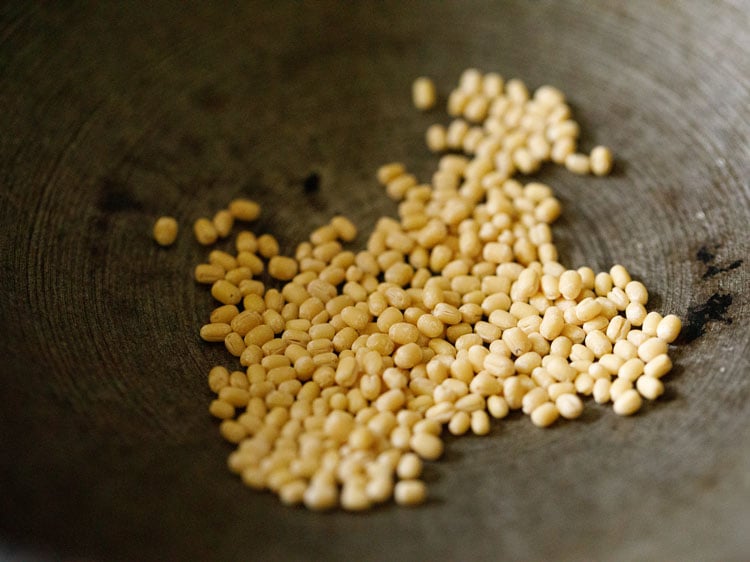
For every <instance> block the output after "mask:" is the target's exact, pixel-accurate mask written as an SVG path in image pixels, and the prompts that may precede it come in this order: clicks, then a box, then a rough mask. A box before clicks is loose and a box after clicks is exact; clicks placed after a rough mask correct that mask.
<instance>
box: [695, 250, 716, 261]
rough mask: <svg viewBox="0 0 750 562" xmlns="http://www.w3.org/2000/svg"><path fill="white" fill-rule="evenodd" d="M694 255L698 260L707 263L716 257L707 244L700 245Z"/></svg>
mask: <svg viewBox="0 0 750 562" xmlns="http://www.w3.org/2000/svg"><path fill="white" fill-rule="evenodd" d="M714 248H715V246H714ZM695 257H696V258H697V259H698V260H699V261H701V262H703V263H706V264H708V263H711V262H712V261H713V259H714V258H715V257H716V254H714V253H713V252H712V251H711V250H710V249H709V248H708V247H707V246H701V247H700V249H698V251H697V252H696V254H695Z"/></svg>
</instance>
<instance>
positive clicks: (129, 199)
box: [97, 176, 143, 213]
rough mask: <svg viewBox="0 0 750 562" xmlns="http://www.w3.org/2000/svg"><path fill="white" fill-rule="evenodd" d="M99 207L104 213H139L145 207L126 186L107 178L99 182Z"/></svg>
mask: <svg viewBox="0 0 750 562" xmlns="http://www.w3.org/2000/svg"><path fill="white" fill-rule="evenodd" d="M97 207H98V208H99V210H100V211H101V212H103V213H120V212H123V211H138V210H140V209H141V208H142V207H143V206H142V205H141V203H140V202H139V201H137V200H136V199H135V198H134V197H133V195H132V194H131V193H130V192H129V191H128V189H127V187H126V186H125V184H123V183H122V182H120V181H118V180H115V179H112V178H110V177H107V176H105V177H103V178H101V180H99V200H98V202H97Z"/></svg>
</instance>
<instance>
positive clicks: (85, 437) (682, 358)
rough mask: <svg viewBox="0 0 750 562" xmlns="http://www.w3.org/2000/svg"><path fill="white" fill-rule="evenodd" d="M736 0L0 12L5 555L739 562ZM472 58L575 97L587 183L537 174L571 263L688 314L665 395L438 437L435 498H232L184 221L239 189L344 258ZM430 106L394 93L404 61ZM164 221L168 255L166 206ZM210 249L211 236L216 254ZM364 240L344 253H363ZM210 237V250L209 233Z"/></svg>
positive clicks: (745, 99) (745, 198)
mask: <svg viewBox="0 0 750 562" xmlns="http://www.w3.org/2000/svg"><path fill="white" fill-rule="evenodd" d="M748 13H750V12H749V10H748V5H747V3H744V2H731V1H728V0H727V1H721V2H699V1H691V2H680V3H677V2H669V1H660V2H628V3H622V2H615V1H605V2H597V3H590V2H576V1H566V2H552V1H548V0H535V1H528V0H526V1H523V0H510V1H506V2H481V1H470V2H460V3H459V2H453V3H449V2H389V1H386V2H358V3H338V2H316V3H306V2H274V3H264V2H248V3H240V4H235V3H229V2H211V3H187V4H185V3H182V2H159V3H150V2H128V3H85V2H80V3H79V2H73V3H58V4H42V3H21V2H11V3H6V4H5V5H4V6H3V7H2V9H0V76H1V79H0V99H1V100H2V107H3V110H2V111H1V112H0V130H2V131H3V134H2V137H1V138H0V170H1V172H2V174H1V176H0V178H1V180H0V182H1V183H0V186H1V187H0V224H2V229H1V230H0V231H1V232H2V234H1V235H0V259H1V260H2V273H1V274H0V289H1V290H0V318H2V326H3V332H4V333H3V337H2V340H1V343H0V357H2V374H3V392H2V409H1V410H0V411H1V412H2V423H0V445H1V446H2V455H0V459H2V460H1V461H0V486H1V487H2V494H1V495H0V497H2V502H1V505H2V509H1V510H0V541H1V546H0V549H1V550H0V555H2V557H4V558H6V559H10V560H35V559H37V560H60V559H77V560H284V561H290V560H386V559H392V560H456V561H458V560H505V559H517V560H743V559H746V558H747V555H748V552H750V542H749V541H750V539H749V538H748V537H750V533H748V531H750V508H748V502H747V498H748V497H750V478H749V477H748V474H750V440H749V438H748V431H747V427H748V425H749V424H750V408H748V406H747V404H748V399H749V398H750V382H748V381H749V380H750V379H748V377H747V373H748V368H749V367H750V365H749V364H748V360H749V358H750V353H749V352H748V351H749V350H748V341H749V337H748V331H747V329H746V328H745V326H746V324H747V322H748V319H749V318H750V312H749V310H748V278H749V273H748V263H747V257H748V247H749V246H748V242H749V241H750V235H748V226H747V225H748V219H750V188H749V187H748V180H747V178H748V177H749V176H750V144H749V143H748V132H749V131H750V126H749V125H750V122H749V119H748V111H747V108H748V105H749V102H750V78H748V77H750V34H749V33H748V30H749V29H750V25H748V23H750V22H749V21H748ZM469 67H473V68H478V69H481V70H482V71H484V72H490V71H494V72H499V73H500V74H502V75H503V76H505V77H507V78H511V77H517V78H520V79H522V80H524V81H525V82H526V84H528V86H529V88H532V89H533V88H537V87H539V86H541V85H543V84H551V85H554V86H556V87H557V88H559V89H561V90H562V91H563V92H565V93H566V95H567V97H568V100H569V102H570V105H571V107H572V109H573V112H574V114H575V117H576V119H577V120H578V122H579V124H580V126H581V146H582V147H583V149H584V150H587V149H590V148H591V147H593V146H595V145H597V144H604V145H607V146H610V147H611V148H612V150H613V152H614V154H615V168H614V170H613V173H612V174H611V175H610V176H608V177H606V178H595V177H592V176H578V175H575V174H572V173H570V172H568V171H566V170H565V169H564V168H561V167H559V166H553V165H546V166H544V167H543V168H542V169H541V171H540V172H539V173H537V174H535V175H534V178H535V179H537V180H539V181H543V182H546V183H548V184H549V185H550V186H551V187H552V188H553V189H554V191H555V194H556V196H557V197H558V198H559V199H560V200H561V202H562V204H563V209H564V210H563V215H562V217H561V218H560V220H559V221H558V222H556V223H555V225H554V227H553V231H554V235H555V239H556V241H557V243H558V248H559V250H560V261H561V262H562V263H564V264H566V265H567V266H569V267H581V266H590V267H592V268H593V269H595V270H596V271H600V270H606V269H609V268H610V267H611V266H612V265H614V264H616V263H621V264H624V265H626V266H627V268H628V269H629V270H630V271H631V273H632V275H633V277H634V278H636V279H639V280H641V281H642V282H643V283H644V284H645V285H646V286H647V287H648V288H649V291H650V294H651V300H650V305H649V306H650V307H653V308H654V309H656V310H659V311H662V312H664V313H674V314H677V315H678V316H680V317H681V318H682V320H683V324H684V328H683V332H682V335H681V337H680V339H679V340H678V341H677V342H676V345H675V346H674V348H673V349H672V350H671V352H670V353H671V355H672V358H673V360H674V364H675V367H674V369H673V371H672V372H671V374H670V375H669V376H668V377H667V378H666V379H665V382H666V388H667V391H666V393H665V395H664V396H663V397H662V398H661V399H659V400H657V401H655V402H653V403H648V404H646V405H645V406H644V407H643V409H642V410H641V411H640V412H639V413H638V414H637V415H635V416H633V417H619V416H616V415H615V414H614V413H613V412H612V410H611V408H609V407H605V406H598V405H597V404H595V403H594V402H593V401H591V400H589V401H587V402H586V406H585V410H584V414H583V416H582V418H581V419H580V420H577V421H575V422H565V423H558V424H556V425H555V426H554V427H552V428H550V429H549V430H546V431H543V430H540V429H538V428H536V427H534V426H533V425H532V424H531V423H529V421H528V418H526V417H525V416H520V415H519V416H510V417H509V418H508V419H506V420H503V421H498V422H494V423H493V425H492V428H491V431H490V434H489V435H488V436H484V437H462V438H460V439H459V438H449V437H446V452H445V455H444V457H443V458H442V459H441V460H440V461H439V462H434V463H427V466H426V468H425V474H424V478H425V480H426V481H427V484H428V486H429V500H428V501H427V503H426V504H424V505H423V506H421V507H419V508H414V509H409V508H404V507H398V506H396V505H395V504H392V503H389V504H385V505H383V506H381V507H379V508H377V509H374V510H371V511H368V512H366V513H361V514H350V513H346V512H344V511H338V510H335V511H333V512H329V513H313V512H309V511H307V510H305V509H302V508H289V507H285V506H283V505H282V504H281V503H280V502H279V501H278V499H277V498H276V497H275V496H273V495H272V494H268V493H260V492H256V491H253V490H250V489H248V488H245V487H244V486H242V484H241V483H240V481H239V479H237V478H236V477H235V476H234V475H232V474H231V473H230V472H229V471H228V470H227V468H226V458H227V455H228V454H229V452H230V451H231V450H232V447H231V446H230V445H229V444H227V443H225V442H224V441H223V440H222V439H221V438H220V436H219V430H218V423H217V422H216V421H215V420H213V419H212V418H211V417H210V416H209V415H208V412H207V408H208V403H209V402H210V400H211V392H210V390H209V388H208V386H207V384H206V373H207V372H208V369H209V368H210V367H211V366H212V365H214V364H217V363H220V362H222V361H225V360H226V356H225V352H224V350H223V349H220V348H219V347H216V346H210V345H206V344H204V343H203V342H201V341H200V339H199V337H198V334H197V330H198V327H199V326H200V325H201V324H202V323H203V322H205V318H206V316H207V314H208V311H209V310H210V309H211V307H212V304H211V296H210V295H209V293H208V291H207V290H205V289H204V288H203V287H200V286H198V285H196V284H195V283H194V282H193V280H192V277H191V275H192V268H193V266H194V265H195V264H196V263H198V262H200V261H202V260H205V259H206V252H207V250H206V249H205V248H203V247H201V246H199V245H198V244H197V243H196V242H195V240H194V239H193V237H192V234H191V232H190V225H191V224H192V221H194V220H195V219H196V218H198V217H200V216H207V215H209V213H212V212H214V211H216V210H217V209H219V208H222V207H223V206H225V205H226V204H227V202H228V201H229V200H231V199H232V198H234V197H238V196H244V197H251V198H253V199H255V200H257V201H258V202H259V203H260V204H261V206H262V209H263V212H262V215H261V218H260V219H259V220H258V221H257V223H255V224H254V225H253V230H255V231H257V232H269V233H271V234H273V235H275V236H276V237H277V238H278V240H279V242H280V245H281V249H282V251H283V252H291V251H292V250H293V248H294V247H295V245H296V244H297V243H298V242H300V241H301V240H304V239H305V238H306V237H307V236H308V235H309V232H310V231H311V230H312V229H313V228H315V227H317V226H320V225H321V224H324V223H325V222H327V221H328V220H329V219H330V217H331V216H333V215H335V214H338V213H343V214H345V215H347V216H349V217H351V218H352V220H354V222H355V223H356V224H357V225H358V226H359V229H360V235H359V237H358V239H357V240H356V241H355V242H354V247H362V246H363V245H364V243H365V241H366V234H367V233H368V232H369V231H370V230H371V229H372V227H373V225H374V224H375V221H376V220H377V219H378V217H381V216H395V213H396V205H395V203H393V202H392V201H391V200H389V199H388V198H387V197H386V196H385V194H384V193H383V191H382V188H381V187H380V186H379V185H378V184H377V181H376V180H375V176H374V174H375V170H376V169H377V167H378V166H380V165H381V164H384V163H386V162H391V161H401V162H404V163H406V165H407V166H408V168H409V169H410V170H411V171H412V172H413V173H414V174H415V175H416V176H417V177H419V178H429V177H430V176H431V174H432V173H433V172H434V170H435V169H436V165H437V157H436V156H435V155H434V154H432V153H430V152H429V151H428V150H427V148H426V147H425V143H424V132H425V130H426V128H427V127H428V126H429V125H431V124H433V123H447V122H448V115H447V114H446V113H445V109H444V107H445V103H444V102H445V97H446V96H447V94H448V93H449V92H450V90H451V89H452V88H453V87H454V85H455V84H456V82H457V80H458V77H459V76H460V74H461V72H462V71H463V70H464V69H466V68H469ZM422 75H425V76H429V77H431V78H432V79H433V80H434V81H435V83H436V85H437V88H438V93H439V95H440V104H439V107H438V108H437V109H435V110H434V111H432V112H428V113H420V112H418V111H416V110H415V109H414V108H413V106H412V105H411V100H410V87H411V83H412V81H413V80H414V79H415V78H416V77H417V76H422ZM163 214H166V215H172V216H175V217H176V218H177V219H178V221H179V223H180V225H181V227H182V231H181V234H180V236H179V237H178V240H177V242H176V244H175V245H174V246H172V247H170V248H167V249H164V248H160V247H158V246H157V245H156V244H154V243H153V240H151V238H150V229H151V226H152V224H153V221H154V220H155V219H156V218H157V217H158V216H160V215H163ZM228 244H229V243H228V242H227V246H226V247H229V245H228ZM357 245H359V246H357ZM222 247H223V246H222Z"/></svg>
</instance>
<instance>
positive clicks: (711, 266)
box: [695, 244, 743, 279]
mask: <svg viewBox="0 0 750 562" xmlns="http://www.w3.org/2000/svg"><path fill="white" fill-rule="evenodd" d="M720 247H721V245H720V244H712V245H711V246H701V247H700V248H699V249H698V251H697V252H696V254H695V257H696V259H698V261H700V262H701V263H703V264H704V265H706V271H704V272H703V279H711V278H712V277H715V276H716V275H718V274H719V273H726V272H727V271H732V270H733V269H737V268H738V267H740V266H741V265H742V263H743V261H742V260H734V261H733V262H730V263H729V264H728V265H718V264H716V263H715V260H716V251H717V250H718V249H719V248H720Z"/></svg>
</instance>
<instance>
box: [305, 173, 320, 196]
mask: <svg viewBox="0 0 750 562" xmlns="http://www.w3.org/2000/svg"><path fill="white" fill-rule="evenodd" d="M302 189H303V190H304V191H305V193H315V192H316V191H318V190H319V189H320V174H318V173H317V172H312V173H310V174H308V176H307V177H306V178H305V179H303V180H302Z"/></svg>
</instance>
